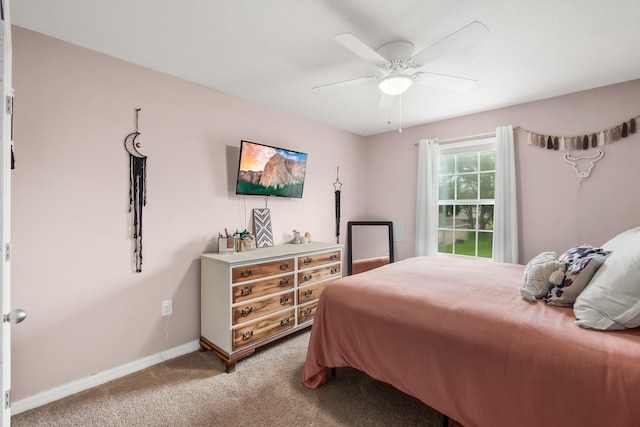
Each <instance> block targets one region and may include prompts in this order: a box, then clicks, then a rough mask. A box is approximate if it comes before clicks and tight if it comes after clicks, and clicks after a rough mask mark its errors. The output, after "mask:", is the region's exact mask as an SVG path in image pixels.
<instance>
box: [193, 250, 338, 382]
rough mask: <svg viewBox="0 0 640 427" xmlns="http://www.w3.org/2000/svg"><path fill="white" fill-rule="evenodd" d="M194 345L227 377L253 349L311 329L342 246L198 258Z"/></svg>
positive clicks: (256, 251)
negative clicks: (217, 359) (215, 361)
mask: <svg viewBox="0 0 640 427" xmlns="http://www.w3.org/2000/svg"><path fill="white" fill-rule="evenodd" d="M201 261H202V265H201V272H202V277H201V302H200V304H201V315H200V316H201V317H200V322H201V323H200V324H201V326H200V329H201V332H200V334H201V336H200V346H201V347H202V349H203V350H212V351H213V352H214V353H215V354H217V355H218V357H220V358H221V359H222V360H223V361H224V363H225V364H226V371H227V372H233V371H234V369H235V365H236V362H237V361H239V360H242V359H244V358H245V357H248V356H250V355H251V354H253V353H254V352H255V349H256V348H258V347H260V346H262V345H265V344H268V343H270V342H272V341H274V340H277V339H279V338H282V337H284V336H286V335H289V334H291V333H293V332H296V331H298V330H300V329H302V328H306V327H308V326H311V324H312V323H313V316H314V314H315V310H316V306H317V304H318V298H319V297H320V294H321V293H322V290H323V289H324V288H325V286H327V285H328V284H330V283H331V282H332V281H333V280H336V279H338V278H340V277H342V245H337V244H331V243H322V242H310V243H307V244H284V245H278V246H272V247H268V248H259V249H256V250H254V251H249V252H237V253H231V254H218V253H210V254H202V255H201Z"/></svg>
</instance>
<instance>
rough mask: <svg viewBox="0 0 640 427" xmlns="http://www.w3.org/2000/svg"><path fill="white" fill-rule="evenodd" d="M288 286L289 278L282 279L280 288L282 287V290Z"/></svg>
mask: <svg viewBox="0 0 640 427" xmlns="http://www.w3.org/2000/svg"><path fill="white" fill-rule="evenodd" d="M288 284H289V278H288V277H285V278H284V279H282V280H280V286H282V287H283V288H284V287H285V286H287V285H288Z"/></svg>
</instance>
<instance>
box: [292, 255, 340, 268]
mask: <svg viewBox="0 0 640 427" xmlns="http://www.w3.org/2000/svg"><path fill="white" fill-rule="evenodd" d="M338 261H340V251H334V252H325V253H321V254H313V255H307V256H301V257H300V258H298V269H300V270H302V269H303V268H310V267H316V266H318V265H324V264H330V263H332V262H338Z"/></svg>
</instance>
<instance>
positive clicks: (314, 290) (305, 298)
mask: <svg viewBox="0 0 640 427" xmlns="http://www.w3.org/2000/svg"><path fill="white" fill-rule="evenodd" d="M330 283H331V282H327V281H325V282H320V283H316V284H314V285H309V286H305V287H303V288H300V289H298V304H304V303H305V302H309V301H313V300H314V299H318V298H320V294H322V291H323V290H324V288H325V287H326V286H327V285H329V284H330Z"/></svg>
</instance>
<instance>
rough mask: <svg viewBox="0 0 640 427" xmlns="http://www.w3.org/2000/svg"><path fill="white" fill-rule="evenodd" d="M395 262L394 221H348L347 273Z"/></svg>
mask: <svg viewBox="0 0 640 427" xmlns="http://www.w3.org/2000/svg"><path fill="white" fill-rule="evenodd" d="M392 262H393V222H391V221H349V222H348V223H347V274H348V275H349V276H351V275H352V274H357V273H362V272H363V271H367V270H371V269H373V268H377V267H380V266H382V265H385V264H389V263H392Z"/></svg>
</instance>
